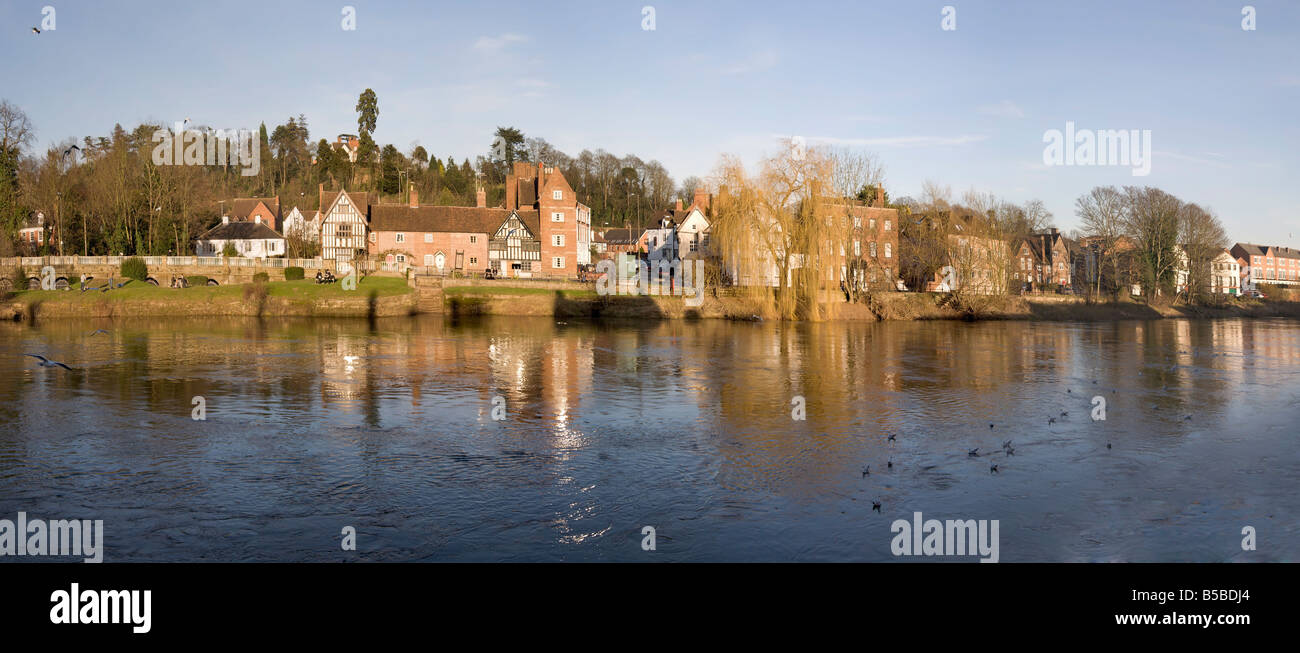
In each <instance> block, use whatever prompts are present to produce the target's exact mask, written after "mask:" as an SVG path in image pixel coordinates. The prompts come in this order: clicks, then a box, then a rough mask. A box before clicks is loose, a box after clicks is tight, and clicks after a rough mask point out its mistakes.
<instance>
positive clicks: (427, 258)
mask: <svg viewBox="0 0 1300 653" xmlns="http://www.w3.org/2000/svg"><path fill="white" fill-rule="evenodd" d="M424 265H425V266H426V267H431V266H433V254H425V255H424Z"/></svg>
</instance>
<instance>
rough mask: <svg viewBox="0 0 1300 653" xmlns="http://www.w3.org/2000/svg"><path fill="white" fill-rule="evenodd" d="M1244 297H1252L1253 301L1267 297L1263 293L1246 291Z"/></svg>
mask: <svg viewBox="0 0 1300 653" xmlns="http://www.w3.org/2000/svg"><path fill="white" fill-rule="evenodd" d="M1246 296H1247V297H1252V298H1254V299H1266V298H1267V297H1268V295H1265V294H1264V293H1262V292H1260V291H1258V290H1247V291H1246Z"/></svg>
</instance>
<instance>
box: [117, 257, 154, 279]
mask: <svg viewBox="0 0 1300 653" xmlns="http://www.w3.org/2000/svg"><path fill="white" fill-rule="evenodd" d="M121 272H122V276H124V277H127V278H128V279H135V280H136V281H144V280H145V279H147V278H149V266H147V265H145V264H144V259H142V258H140V257H139V256H132V257H131V258H128V259H126V260H124V261H122V268H121Z"/></svg>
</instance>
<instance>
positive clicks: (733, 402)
mask: <svg viewBox="0 0 1300 653" xmlns="http://www.w3.org/2000/svg"><path fill="white" fill-rule="evenodd" d="M1295 326H1296V325H1295V323H1293V322H1286V321H1280V320H1279V321H1270V320H1256V321H1235V320H1229V321H1177V320H1165V321H1154V322H1118V323H1102V324H1054V323H1029V322H1007V323H976V324H969V323H950V322H919V323H886V324H750V323H739V324H737V323H728V322H719V321H693V322H684V321H664V322H651V323H599V324H596V323H586V322H580V321H568V322H556V321H555V320H551V319H541V318H538V319H518V318H511V319H484V320H468V321H466V320H461V321H457V322H444V321H442V320H440V319H434V318H428V317H421V318H403V319H380V320H376V321H375V322H374V323H373V324H371V323H368V322H366V321H338V320H335V321H328V322H326V321H312V320H299V321H258V320H245V319H217V320H212V319H208V320H202V321H184V320H174V319H167V320H149V319H137V320H126V321H119V322H116V323H112V322H102V321H84V322H82V321H77V322H49V323H42V324H41V325H39V327H37V328H31V327H28V326H24V325H20V324H5V325H3V326H0V334H2V338H3V340H2V341H0V343H2V344H0V376H2V377H3V379H4V381H3V382H0V420H2V422H3V425H4V428H3V435H0V514H10V513H15V512H17V511H19V510H24V511H26V512H29V513H33V514H36V513H40V514H46V515H50V516H79V515H82V514H84V513H87V512H89V513H92V515H93V517H94V518H103V519H105V520H106V524H107V528H108V532H109V537H108V547H109V548H108V554H109V559H110V560H154V559H183V560H189V559H215V560H241V559H258V560H263V559H265V560H281V559H287V560H296V559H309V560H335V559H347V558H348V556H349V555H350V554H344V553H342V552H339V551H338V550H337V549H338V547H337V539H338V538H337V537H336V535H337V533H338V532H339V529H340V528H341V527H342V526H344V525H355V526H357V528H358V532H359V533H361V534H362V538H361V542H362V545H361V548H362V550H361V551H360V552H359V553H360V555H361V556H362V557H365V558H371V559H396V560H410V559H416V560H443V559H457V560H498V559H505V560H559V559H584V560H602V559H616V560H644V559H646V557H645V556H647V555H649V554H646V553H645V552H642V551H641V550H640V547H639V542H640V529H641V526H643V525H647V524H649V525H655V526H656V527H657V528H658V529H659V532H660V533H661V534H662V535H663V536H664V539H662V540H661V542H660V550H659V551H658V552H656V555H658V556H660V558H661V559H674V560H716V559H722V560H890V559H893V558H892V556H891V555H890V554H889V548H888V544H889V538H890V533H889V531H888V524H889V522H890V521H892V520H893V519H895V518H898V517H899V516H910V514H911V512H912V511H914V510H921V511H924V512H925V513H926V514H927V515H930V514H934V515H935V516H936V517H938V518H944V517H956V518H977V519H979V518H991V519H1000V520H1001V521H1002V528H1001V533H1002V539H1003V544H1002V559H1003V560H1006V561H1014V560H1232V559H1268V560H1278V559H1283V560H1285V559H1294V558H1295V557H1296V553H1297V545H1296V542H1298V541H1300V538H1296V537H1295V535H1296V534H1297V533H1296V526H1295V524H1296V519H1295V518H1296V516H1297V514H1298V513H1300V510H1297V507H1298V505H1297V499H1295V498H1294V496H1295V492H1294V489H1295V486H1296V480H1297V478H1300V475H1298V472H1300V454H1297V448H1296V446H1295V445H1296V442H1295V440H1294V437H1295V428H1294V424H1295V423H1296V418H1297V417H1298V416H1300V415H1298V414H1297V409H1296V405H1297V404H1296V398H1297V391H1296V390H1295V389H1294V388H1295V387H1296V384H1295V381H1296V369H1297V367H1296V362H1297V357H1298V356H1300V336H1298V335H1297V334H1298V333H1300V331H1297V329H1296V328H1295ZM101 327H102V328H105V329H107V330H108V331H109V333H107V334H99V335H95V336H93V337H92V336H87V334H88V333H90V332H92V331H93V330H94V329H97V328H101ZM25 352H31V353H41V354H45V355H49V356H50V357H52V358H55V359H56V360H62V361H65V362H67V363H68V364H69V365H72V366H73V367H75V368H77V369H76V370H75V371H72V372H67V371H65V370H61V369H54V370H52V369H48V368H39V367H36V366H35V365H31V364H28V363H29V362H30V361H31V359H26V358H24V357H23V356H22V354H23V353H25ZM195 396H202V397H204V398H205V400H206V404H207V418H208V419H207V420H206V421H202V422H196V421H193V420H191V419H190V411H191V409H192V404H191V400H192V398H193V397H195ZM1095 396H1100V397H1102V398H1104V400H1105V402H1106V406H1107V419H1106V420H1105V421H1094V420H1092V419H1090V417H1089V412H1090V410H1091V409H1092V408H1093V397H1095ZM497 397H500V398H502V399H504V409H505V411H506V415H507V419H505V420H503V421H497V420H494V419H493V418H492V411H493V407H494V403H493V401H494V399H495V398H497ZM794 397H802V398H803V399H804V401H805V402H806V411H807V413H806V420H803V421H795V420H792V418H791V409H792V404H791V401H792V398H794ZM890 434H894V435H896V436H897V439H896V441H893V442H891V441H889V440H888V439H887V436H888V435H890ZM1005 440H1013V441H1014V442H1015V448H1016V455H1015V456H1014V457H1008V456H1005V455H1004V454H1002V453H1000V450H1001V446H1000V445H1001V443H1002V442H1003V441H1005ZM1107 444H1111V445H1113V449H1107V448H1106V445H1107ZM975 447H980V451H981V452H983V453H985V454H986V455H987V454H992V455H994V456H996V458H995V459H994V462H996V463H997V464H998V465H999V467H1000V473H999V474H998V475H996V476H993V475H990V474H989V473H988V465H989V460H990V459H988V458H981V459H978V460H975V459H970V458H969V457H968V456H967V455H966V451H968V450H969V449H971V448H975ZM889 463H892V464H893V466H892V467H889V466H888V464H889ZM867 465H870V467H871V470H872V474H871V475H870V476H863V475H862V474H861V470H862V468H863V467H864V466H867ZM873 500H877V501H882V503H883V505H884V509H883V510H882V512H881V513H879V514H875V513H872V512H871V509H870V508H871V501H873ZM92 515H86V516H92ZM1243 525H1254V526H1256V528H1257V529H1259V531H1260V533H1261V539H1264V537H1265V536H1266V534H1267V537H1268V538H1269V539H1270V540H1271V541H1272V542H1274V543H1275V546H1274V548H1273V549H1271V550H1268V551H1264V550H1261V551H1258V552H1253V553H1251V554H1250V556H1246V554H1244V553H1243V552H1241V551H1240V547H1239V546H1236V544H1237V542H1238V541H1239V539H1238V537H1239V533H1240V529H1241V527H1242V526H1243ZM1283 542H1285V544H1283Z"/></svg>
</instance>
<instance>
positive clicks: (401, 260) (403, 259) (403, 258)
mask: <svg viewBox="0 0 1300 653" xmlns="http://www.w3.org/2000/svg"><path fill="white" fill-rule="evenodd" d="M397 262H398V263H405V262H406V255H405V254H398V255H397Z"/></svg>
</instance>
